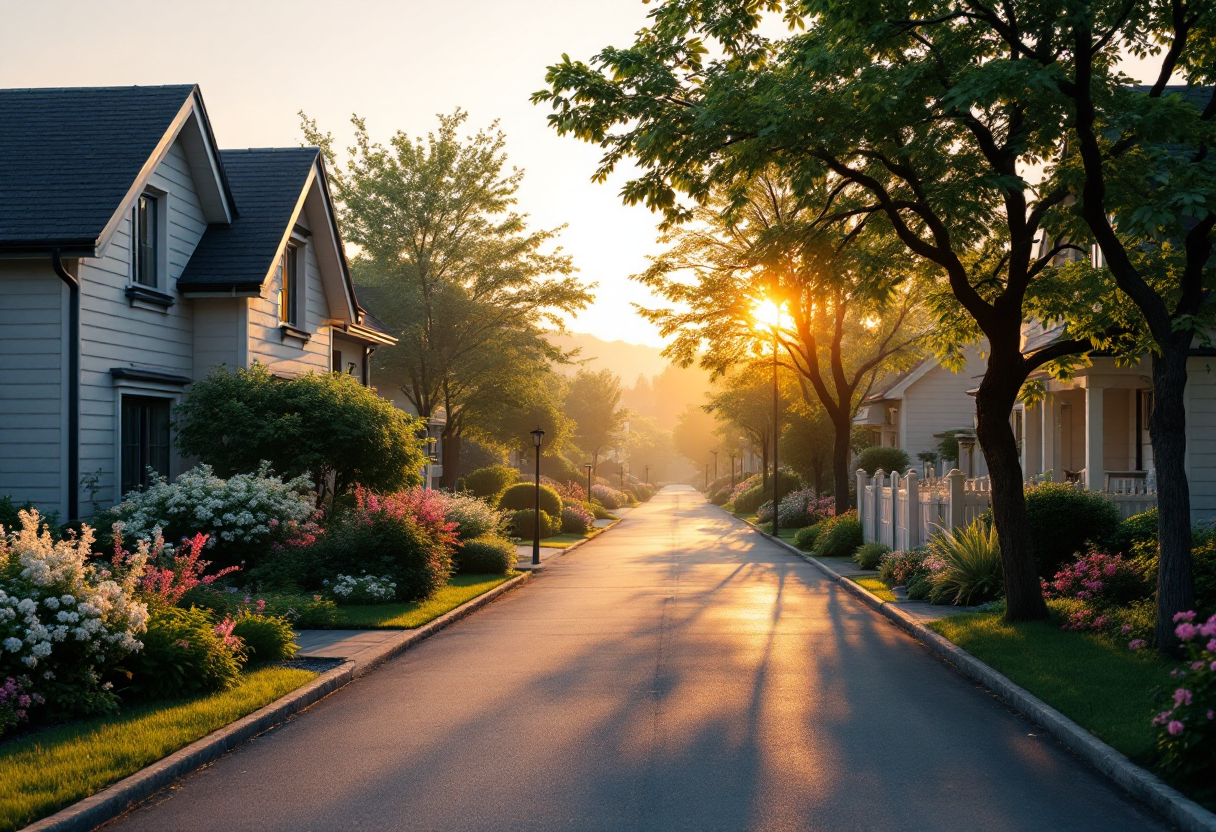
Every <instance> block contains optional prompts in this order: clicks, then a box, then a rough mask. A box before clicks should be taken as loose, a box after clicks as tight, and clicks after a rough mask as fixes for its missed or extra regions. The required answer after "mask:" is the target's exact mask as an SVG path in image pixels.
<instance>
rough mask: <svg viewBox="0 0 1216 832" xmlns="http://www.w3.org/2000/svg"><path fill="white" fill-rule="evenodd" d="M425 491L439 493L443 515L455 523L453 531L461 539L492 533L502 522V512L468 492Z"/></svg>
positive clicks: (470, 538)
mask: <svg viewBox="0 0 1216 832" xmlns="http://www.w3.org/2000/svg"><path fill="white" fill-rule="evenodd" d="M427 493H430V494H438V495H439V498H440V500H441V501H442V503H443V516H444V518H445V519H446V520H447V521H448V522H450V523H454V524H455V525H456V527H455V529H454V531H455V532H456V536H457V537H458V538H460V539H461V540H472V539H473V538H475V537H482V536H483V535H487V534H494V533H495V532H497V531H498V529H499V527H500V526H502V524H503V520H504V517H503V512H501V511H499V510H498V509H496V508H494V506H492V505H490V504H489V503H488V502H486V501H485V500H483V499H481V498H480V497H474V496H472V495H470V494H444V493H443V492H439V491H431V492H427Z"/></svg>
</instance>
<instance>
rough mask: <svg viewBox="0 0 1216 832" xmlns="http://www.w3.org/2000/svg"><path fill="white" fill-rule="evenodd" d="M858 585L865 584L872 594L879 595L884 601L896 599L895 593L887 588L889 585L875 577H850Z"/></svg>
mask: <svg viewBox="0 0 1216 832" xmlns="http://www.w3.org/2000/svg"><path fill="white" fill-rule="evenodd" d="M849 580H851V581H853V582H854V583H855V584H857V585H858V586H863V587H865V588H866V589H868V590H869V591H870V593H871V594H872V595H877V596H878V598H879V599H881V600H883V601H896V600H898V599H896V597H895V593H894V592H892V591H891V590H890V589H888V588H887V585H886V584H884V583H883V582H882V581H880V580H879V579H878V578H875V577H872V576H871V577H865V576H858V577H855V578H850V579H849Z"/></svg>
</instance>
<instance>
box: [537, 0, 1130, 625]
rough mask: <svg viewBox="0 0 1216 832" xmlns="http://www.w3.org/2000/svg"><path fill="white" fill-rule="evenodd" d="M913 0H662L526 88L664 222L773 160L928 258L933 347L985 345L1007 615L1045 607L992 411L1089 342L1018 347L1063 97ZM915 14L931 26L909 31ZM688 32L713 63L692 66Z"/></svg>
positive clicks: (985, 400) (1009, 458) (1014, 477)
mask: <svg viewBox="0 0 1216 832" xmlns="http://www.w3.org/2000/svg"><path fill="white" fill-rule="evenodd" d="M922 5H923V8H921V7H918V9H917V12H918V15H917V19H916V20H909V19H908V16H909V7H908V6H907V4H902V3H893V2H884V0H879V2H875V3H864V4H860V3H852V4H849V3H837V2H829V0H805V2H790V3H788V4H782V3H779V2H760V0H753V1H752V2H745V3H733V4H721V3H704V2H698V1H697V0H694V1H693V2H689V1H688V0H679V2H677V0H668V2H664V3H661V4H660V5H659V6H658V8H656V9H655V10H654V11H653V12H652V13H651V17H652V23H651V25H650V26H649V27H648V28H647V29H645V30H643V31H642V32H641V33H640V34H639V36H638V38H637V40H636V41H635V43H634V44H633V46H632V47H630V48H628V49H613V48H609V49H605V50H603V51H601V52H600V53H599V54H598V55H597V56H596V57H595V59H594V60H593V65H588V64H585V63H582V62H575V61H571V60H570V59H569V58H566V57H563V60H562V62H561V63H559V64H557V65H555V66H552V67H550V70H549V73H548V75H547V81H548V83H549V88H548V89H545V90H542V91H540V92H538V93H537V94H535V95H534V100H535V101H538V102H549V103H550V104H551V105H552V107H553V109H554V111H555V112H554V113H553V114H552V115H551V116H550V122H551V124H552V125H553V126H554V128H555V129H557V130H558V131H559V132H561V133H567V134H572V135H574V136H576V137H578V138H582V139H584V140H587V141H593V142H597V143H599V144H600V145H601V146H602V147H603V148H604V149H605V152H604V156H603V159H602V162H601V165H600V168H599V169H598V170H597V172H596V176H597V177H598V178H600V179H603V178H605V177H606V176H608V174H609V173H611V172H612V170H614V168H615V167H616V165H617V164H618V163H619V162H620V161H621V160H623V159H625V158H626V157H629V158H631V159H632V160H633V161H634V163H635V164H636V165H637V166H638V168H639V170H640V173H639V174H638V175H637V176H636V177H635V178H634V179H633V180H631V181H630V182H628V183H627V184H626V185H625V187H624V188H623V191H622V193H623V197H624V199H625V201H626V202H629V203H639V202H643V203H645V204H647V205H648V206H649V207H651V208H652V209H653V210H658V211H662V212H663V213H664V214H665V217H666V224H667V225H668V226H670V225H672V224H674V223H678V222H681V221H684V220H687V219H688V218H689V217H690V216H691V215H692V209H690V208H689V207H687V206H686V205H683V204H681V203H680V201H679V200H678V199H677V191H678V192H680V193H683V194H685V195H686V196H687V197H689V198H691V200H692V201H693V203H694V204H698V203H699V204H704V203H706V202H707V201H708V200H709V199H710V198H711V196H712V194H713V192H714V188H715V187H717V186H721V185H723V184H728V185H729V184H733V183H737V182H739V181H740V180H741V179H746V178H749V177H753V176H754V175H755V174H756V173H758V172H760V171H762V170H765V169H768V168H770V167H771V166H773V165H777V166H778V167H779V168H780V169H781V170H782V171H783V173H784V175H785V176H786V178H787V179H788V180H789V181H790V182H791V183H793V184H794V185H795V187H798V188H804V189H808V190H809V189H810V188H811V187H813V186H814V183H819V182H826V186H827V193H828V194H829V195H830V196H831V203H830V205H829V208H828V210H827V211H826V212H825V214H824V215H823V217H821V218H820V220H819V222H820V223H822V224H832V223H844V224H848V223H850V222H852V221H855V220H856V219H858V218H868V217H877V216H881V217H883V218H884V219H885V221H886V222H887V223H889V224H890V226H891V228H892V229H893V231H894V233H895V234H896V235H897V236H898V238H899V239H900V241H901V242H902V243H903V244H904V246H906V247H907V249H908V250H909V251H910V252H911V253H913V254H915V255H916V256H917V257H919V258H921V259H922V260H923V261H925V262H926V263H928V264H931V265H932V266H933V267H934V268H935V269H936V270H937V274H938V276H939V277H938V281H939V282H938V287H937V288H938V290H939V291H938V292H937V293H936V296H935V298H934V300H935V301H936V307H937V311H938V314H939V318H940V320H939V326H938V329H937V330H936V334H937V336H938V340H937V348H938V350H939V353H940V355H941V357H942V358H943V359H944V360H946V361H947V363H950V364H957V363H959V361H960V354H959V351H960V350H961V347H962V345H963V344H965V343H968V342H974V341H977V340H979V339H980V338H983V339H984V340H985V341H986V346H987V352H988V366H987V370H986V372H985V374H984V378H983V380H982V381H981V383H980V386H979V390H978V393H977V396H976V412H977V422H978V427H977V435H978V439H979V442H980V445H981V446H982V447H983V450H984V454H985V458H986V460H987V463H988V469H989V472H990V475H991V480H992V505H993V517H994V521H995V524H996V527H997V530H998V532H999V534H1000V539H1001V555H1002V571H1003V573H1004V582H1005V591H1006V598H1007V607H1006V617H1007V618H1008V619H1009V620H1014V621H1016V620H1028V619H1040V618H1044V617H1046V616H1047V607H1046V604H1045V602H1044V600H1043V596H1042V593H1041V591H1040V588H1039V579H1038V575H1037V573H1036V569H1035V561H1034V557H1033V553H1032V551H1031V542H1030V536H1029V529H1028V526H1027V520H1026V505H1025V496H1024V494H1023V491H1022V472H1021V465H1020V461H1019V455H1018V448H1017V443H1016V440H1015V438H1014V435H1013V430H1012V427H1011V425H1010V423H1009V414H1010V412H1011V410H1012V407H1013V404H1014V402H1015V400H1016V398H1017V396H1018V394H1019V392H1020V391H1021V388H1022V385H1023V383H1024V382H1025V381H1026V380H1027V378H1028V377H1029V376H1030V374H1031V373H1032V372H1035V371H1037V370H1039V369H1040V368H1044V367H1051V366H1052V365H1053V364H1054V363H1055V362H1058V361H1059V360H1061V359H1065V358H1067V357H1069V356H1073V355H1076V354H1078V353H1083V352H1085V351H1087V350H1088V349H1090V348H1091V347H1092V345H1093V344H1092V341H1091V340H1089V339H1083V338H1072V337H1065V338H1061V339H1058V340H1056V341H1053V342H1052V343H1050V344H1048V345H1045V346H1043V347H1041V348H1039V349H1035V350H1033V351H1030V352H1028V353H1025V354H1024V353H1023V352H1022V326H1023V324H1024V323H1027V320H1028V310H1027V298H1028V297H1029V296H1031V295H1033V293H1034V291H1035V290H1036V288H1037V286H1036V279H1037V278H1039V277H1041V276H1042V275H1043V273H1044V270H1045V269H1047V268H1048V267H1049V266H1050V265H1051V263H1052V261H1053V259H1054V258H1055V257H1056V255H1057V254H1059V253H1060V252H1062V251H1064V250H1066V249H1067V248H1069V247H1073V246H1071V244H1069V243H1066V242H1058V243H1057V244H1056V245H1053V246H1051V247H1050V248H1049V250H1048V251H1047V252H1045V253H1043V254H1042V255H1041V256H1039V253H1038V251H1037V250H1036V247H1035V246H1036V239H1037V238H1038V235H1039V233H1040V231H1041V230H1042V228H1043V223H1044V220H1045V218H1046V217H1047V215H1048V214H1049V213H1050V212H1052V211H1057V210H1060V209H1061V208H1062V206H1063V205H1064V202H1065V200H1066V198H1067V197H1068V195H1069V194H1068V191H1067V190H1065V189H1061V188H1055V189H1048V190H1044V191H1041V192H1040V191H1034V190H1031V189H1029V187H1028V183H1027V182H1026V180H1025V179H1024V178H1023V176H1022V175H1021V173H1020V171H1019V166H1021V167H1022V168H1023V169H1024V168H1025V167H1026V166H1027V165H1028V164H1033V163H1037V162H1039V161H1041V160H1043V159H1049V158H1051V157H1052V155H1053V154H1054V153H1055V152H1056V151H1057V150H1058V148H1060V147H1061V146H1062V143H1063V138H1064V126H1065V120H1064V117H1063V113H1064V107H1063V101H1062V99H1061V96H1060V95H1059V93H1058V92H1057V91H1056V90H1055V89H1054V84H1053V82H1052V79H1051V76H1052V72H1053V71H1052V70H1043V69H1042V68H1041V67H1033V66H1031V65H1030V64H1028V63H1026V62H1021V63H1019V61H1018V60H1017V56H1018V55H1019V54H1020V49H1021V47H1020V46H1014V47H1013V48H1012V49H1011V48H1010V47H1009V46H1008V45H1007V44H1005V43H1004V42H1003V41H1002V40H1001V34H1000V33H999V32H993V31H989V30H988V29H987V28H984V29H983V30H982V31H981V30H980V28H979V27H969V26H965V25H962V24H963V23H964V22H968V21H969V20H970V19H971V18H973V17H974V14H973V13H972V12H969V11H967V9H966V8H956V7H955V6H954V5H953V4H951V3H947V2H944V0H943V2H940V3H933V2H929V3H925V4H922ZM1125 5H1126V6H1127V7H1128V8H1131V7H1133V6H1134V5H1135V4H1125ZM779 8H784V9H785V13H786V19H787V21H788V22H789V24H790V25H791V27H803V28H805V31H804V32H802V33H799V34H796V35H792V36H791V37H789V38H786V39H785V40H783V41H780V42H777V43H773V42H770V41H768V40H767V39H765V38H763V37H761V36H760V35H759V34H758V33H757V32H756V28H757V26H758V25H759V23H760V19H761V15H760V12H761V11H762V10H773V9H779ZM1040 8H1042V9H1043V10H1044V13H1053V14H1054V13H1055V12H1054V11H1052V10H1054V9H1056V8H1057V7H1055V6H1051V5H1050V4H1047V5H1043V6H1041V7H1040ZM921 11H923V12H924V14H923V15H921V14H919V12H921ZM921 17H923V18H924V19H925V20H926V21H928V20H937V19H939V18H940V19H942V20H943V21H945V23H943V24H942V25H940V26H938V27H936V29H935V30H934V31H933V32H931V33H928V34H927V33H926V31H925V30H924V28H923V27H921V26H920V25H919V24H918V22H917V21H918V20H919V19H921ZM956 22H957V25H955V24H956ZM989 25H990V24H989ZM707 40H709V41H712V42H713V45H714V46H715V48H716V49H718V50H720V52H721V54H722V57H721V58H718V59H715V60H706V59H705V57H704V56H705V54H706V53H707V51H708V50H707V47H706V45H705V41H707ZM1039 43H1040V44H1043V45H1044V46H1045V47H1049V46H1050V44H1051V43H1052V42H1051V41H1039ZM1052 48H1054V47H1052ZM1010 55H1013V56H1014V58H1013V59H1009V58H1008V56H1010ZM837 206H838V207H837Z"/></svg>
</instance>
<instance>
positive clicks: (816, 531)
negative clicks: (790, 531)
mask: <svg viewBox="0 0 1216 832" xmlns="http://www.w3.org/2000/svg"><path fill="white" fill-rule="evenodd" d="M825 523H827V521H826V520H821V521H819V522H818V523H816V524H815V525H813V526H805V527H803V528H801V529H799V530H798V532H797V533H796V534H795V535H794V545H795V546H797V547H798V548H799V549H801V550H802V551H804V552H810V551H813V550H814V548H815V541H817V540H818V539H819V535H820V534H821V533H822V532H823V526H824V524H825Z"/></svg>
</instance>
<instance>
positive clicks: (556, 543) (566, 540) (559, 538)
mask: <svg viewBox="0 0 1216 832" xmlns="http://www.w3.org/2000/svg"><path fill="white" fill-rule="evenodd" d="M607 528H610V527H609V526H605V527H604V528H603V529H592V530H591V531H589V532H587V533H586V534H555V535H553V536H552V537H542V538H541V539H540V547H541V548H542V549H569V548H570V547H571V546H573V545H574V544H575V543H581V542H582V541H584V540H588V539H590V538H592V537H595V536H596V535H597V534H599V533H600V532H602V531H603V530H604V529H607ZM518 545H519V546H531V545H532V541H531V540H522V539H521V540H520V541H519V543H518Z"/></svg>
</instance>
